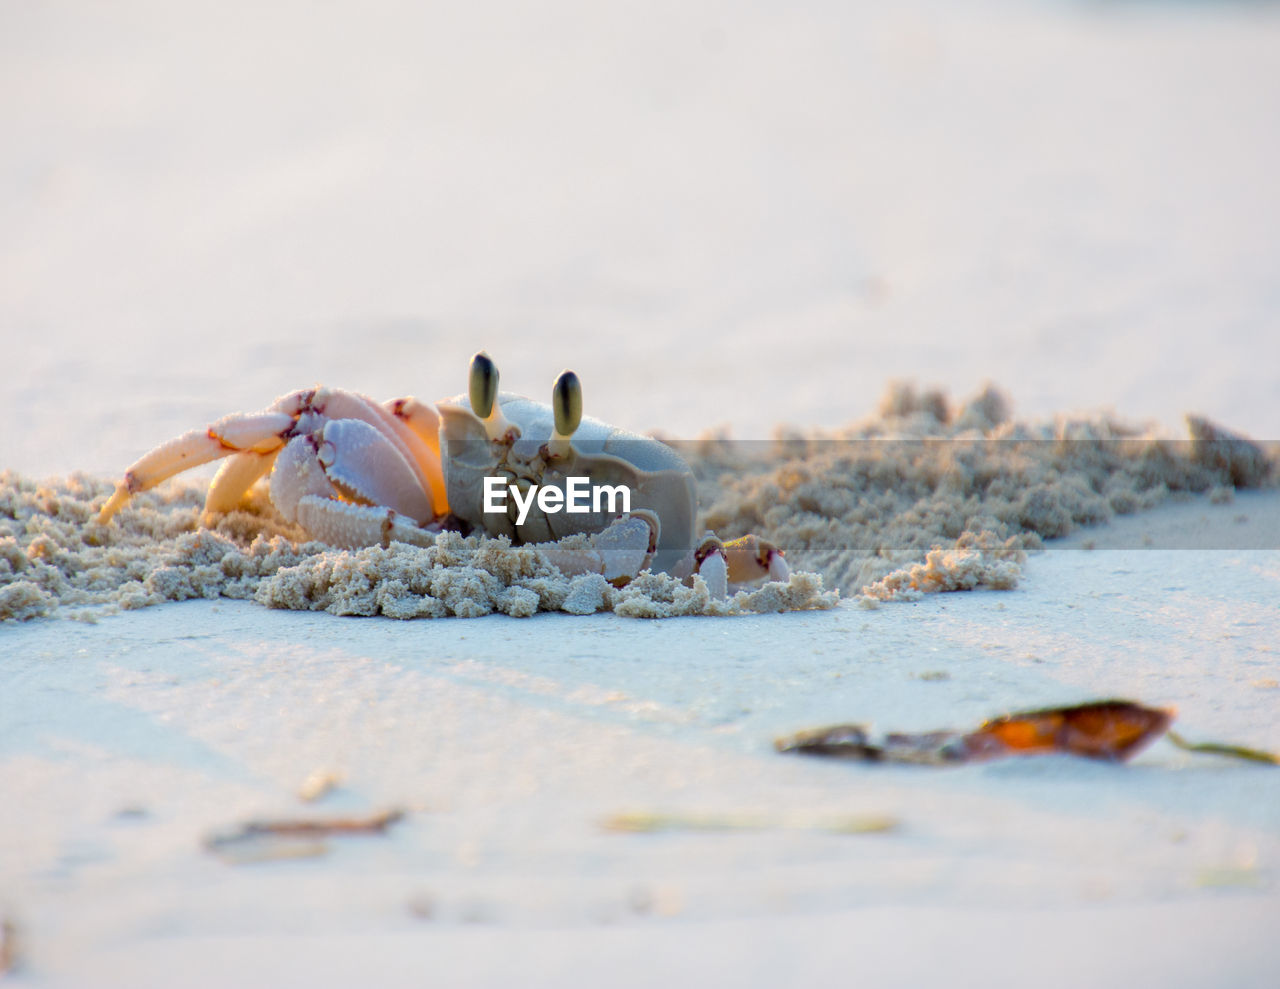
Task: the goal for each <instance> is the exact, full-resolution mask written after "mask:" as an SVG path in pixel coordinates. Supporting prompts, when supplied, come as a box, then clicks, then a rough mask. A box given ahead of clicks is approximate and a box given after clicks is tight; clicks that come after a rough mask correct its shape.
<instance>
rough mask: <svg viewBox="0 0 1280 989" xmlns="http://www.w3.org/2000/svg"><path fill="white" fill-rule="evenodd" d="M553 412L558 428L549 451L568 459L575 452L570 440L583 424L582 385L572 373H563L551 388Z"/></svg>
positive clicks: (548, 446) (552, 454)
mask: <svg viewBox="0 0 1280 989" xmlns="http://www.w3.org/2000/svg"><path fill="white" fill-rule="evenodd" d="M551 411H552V412H553V413H554V414H555V420H556V426H555V434H554V435H553V436H552V437H551V442H550V443H548V444H547V451H548V452H549V453H550V454H551V456H553V457H556V458H563V457H568V456H569V454H570V453H571V452H572V450H573V447H572V445H571V443H570V440H571V439H572V438H573V434H574V433H575V432H576V431H577V429H578V426H579V425H581V424H582V383H581V382H579V381H578V376H577V375H576V374H574V373H573V372H572V371H561V372H560V377H558V378H556V383H555V384H554V385H552V386H551Z"/></svg>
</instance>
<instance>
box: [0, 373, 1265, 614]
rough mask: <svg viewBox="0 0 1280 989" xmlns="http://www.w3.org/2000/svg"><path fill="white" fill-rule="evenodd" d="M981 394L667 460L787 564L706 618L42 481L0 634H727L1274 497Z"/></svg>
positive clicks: (258, 516)
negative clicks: (500, 622)
mask: <svg viewBox="0 0 1280 989" xmlns="http://www.w3.org/2000/svg"><path fill="white" fill-rule="evenodd" d="M1007 410H1008V403H1007V401H1006V400H1005V399H1004V398H1003V397H1002V396H1001V395H1000V394H999V393H998V392H995V391H994V390H992V389H987V390H986V391H984V392H983V393H982V394H981V395H979V396H978V397H977V398H976V399H974V400H973V401H971V402H969V403H967V404H965V405H963V406H961V407H959V408H955V409H953V408H951V407H950V406H949V405H948V403H947V401H946V399H945V397H944V396H942V395H940V394H937V393H924V394H919V393H917V392H915V391H914V390H913V389H911V388H909V387H905V386H898V387H895V388H893V389H891V391H890V393H889V395H888V397H887V398H886V399H885V401H884V402H883V403H882V406H881V409H880V411H879V413H878V415H876V416H875V417H873V418H872V419H871V420H869V421H867V422H864V423H860V424H856V425H854V426H850V427H848V428H846V429H844V430H840V431H838V432H832V433H821V434H820V433H814V434H798V433H788V434H784V435H780V436H779V437H777V438H776V439H775V440H774V441H772V442H770V443H766V444H749V443H734V442H731V441H729V440H727V439H725V438H723V437H708V438H705V439H703V440H701V441H698V442H697V443H694V444H681V445H680V447H681V452H682V453H683V454H684V455H685V456H686V458H687V459H688V460H689V462H690V465H691V467H692V468H693V470H694V473H695V474H696V476H697V478H698V483H699V488H700V492H699V493H700V497H701V502H702V504H703V505H704V506H709V507H708V508H707V509H706V511H705V515H704V523H705V526H706V527H708V528H711V529H714V530H715V531H716V532H717V533H718V534H719V535H721V536H722V537H724V538H732V537H735V536H739V535H743V534H746V533H747V532H756V533H757V534H759V535H762V536H764V537H766V538H768V539H771V540H772V541H773V542H775V543H776V544H778V545H779V546H781V547H783V548H784V550H785V551H786V553H787V556H788V559H789V560H790V562H791V564H792V568H793V570H794V571H796V572H795V573H793V575H792V578H791V580H790V582H789V583H787V584H779V583H774V584H767V585H765V586H763V587H761V588H759V589H756V590H753V591H748V592H742V593H739V594H737V595H735V596H733V597H731V598H729V599H727V600H715V599H713V598H711V596H710V595H709V594H708V593H707V589H706V586H705V584H704V583H703V582H702V581H701V579H697V580H695V582H694V586H692V587H686V586H685V585H683V584H681V583H680V582H678V581H676V580H674V579H672V578H670V577H668V576H666V575H663V574H645V575H642V576H641V577H640V578H639V579H637V580H635V581H633V582H632V583H631V584H630V585H628V586H627V587H624V588H621V589H618V588H614V587H612V586H610V585H609V584H608V583H607V582H605V580H604V579H603V578H601V577H599V576H595V575H588V576H577V577H573V578H569V577H565V576H564V575H562V574H561V573H560V572H559V571H558V570H556V569H555V568H554V567H553V566H551V565H549V564H548V563H547V562H546V561H545V560H544V559H543V558H542V557H541V555H540V554H539V553H538V552H537V550H536V549H534V548H531V547H527V546H525V547H515V546H512V545H510V543H509V542H507V540H505V539H491V538H487V537H483V536H469V537H466V538H463V537H462V536H460V535H458V534H456V533H445V534H442V535H441V536H440V537H438V538H437V539H436V541H435V543H434V545H430V546H425V547H422V546H406V545H402V544H399V543H393V544H392V545H391V546H390V547H389V548H385V549H384V548H380V547H371V548H369V549H364V550H359V551H342V550H335V549H333V548H332V547H329V546H326V545H324V544H321V543H318V542H314V541H308V539H307V536H306V533H304V532H303V531H301V530H300V529H298V528H297V527H296V526H292V525H290V524H288V523H286V522H285V521H284V520H283V519H281V518H280V516H279V515H278V514H277V513H276V512H275V510H274V509H273V508H272V506H271V505H270V503H269V501H268V500H267V498H266V496H265V493H264V489H263V488H262V487H261V486H260V487H259V488H258V489H255V491H254V492H252V493H251V495H250V496H249V498H248V499H247V501H246V503H245V505H244V506H243V509H242V510H240V511H236V512H232V513H230V514H228V515H226V516H224V517H222V518H221V519H219V520H218V521H217V524H216V525H215V526H214V527H213V528H212V529H203V528H200V527H199V524H198V523H199V518H200V512H201V507H202V503H203V496H204V493H203V488H201V487H195V486H192V485H190V484H182V483H181V482H179V483H174V484H171V485H168V486H164V487H162V488H160V489H158V491H156V492H148V493H145V494H143V495H140V496H138V497H137V498H135V499H134V501H133V502H132V503H131V504H130V505H129V506H128V508H126V509H125V510H124V511H122V512H121V514H120V515H119V516H117V518H116V520H115V521H113V522H112V523H111V524H109V525H107V526H99V525H97V524H96V523H95V522H94V521H93V517H94V515H95V514H96V512H97V510H98V509H99V508H100V507H101V505H102V504H103V502H104V501H105V500H106V498H107V497H108V496H109V494H110V493H111V490H112V488H113V483H112V482H111V481H108V480H104V479H94V478H88V477H84V476H81V475H73V476H72V477H70V478H68V479H65V480H58V481H50V482H44V483H37V482H35V481H32V480H30V479H26V478H23V477H21V476H18V475H16V474H12V473H8V472H5V473H0V619H18V620H22V619H28V618H33V617H37V616H41V615H51V614H54V613H55V612H57V613H59V614H61V615H64V616H66V617H71V618H81V619H86V620H92V618H94V617H95V616H96V615H99V614H102V613H104V612H109V611H113V610H116V609H120V608H139V607H145V606H147V605H151V604H158V603H160V602H163V601H181V600H186V599H189V598H200V597H204V598H212V597H229V598H241V599H251V600H256V601H258V602H260V603H261V604H264V605H267V606H269V607H277V608H292V609H302V610H325V611H329V612H332V613H334V614H339V615H378V614H381V615H388V616H390V617H394V618H417V617H443V616H446V615H457V616H461V617H473V616H477V615H485V614H490V613H492V612H501V613H504V614H508V615H514V616H526V615H532V614H534V613H536V612H538V611H565V612H569V613H571V614H591V613H593V612H596V611H613V612H615V613H616V614H619V615H627V616H632V617H645V618H651V617H666V616H671V615H730V614H742V613H746V612H770V611H784V610H797V609H806V608H828V607H832V606H834V604H835V603H836V600H837V595H836V594H835V593H833V592H831V591H824V589H823V588H824V584H825V586H827V587H835V588H837V589H838V590H840V591H843V592H844V593H846V594H859V593H861V594H862V595H863V596H864V600H865V601H867V602H872V601H874V600H891V599H901V598H910V597H914V596H918V595H919V594H921V593H927V592H930V591H941V590H960V589H967V588H972V587H983V586H985V587H993V588H1007V587H1012V586H1014V585H1015V584H1016V583H1017V580H1018V577H1019V573H1020V564H1021V562H1022V561H1023V559H1024V556H1025V551H1026V550H1027V549H1032V548H1037V547H1039V546H1040V544H1041V540H1042V539H1045V538H1052V537H1055V536H1060V535H1064V534H1065V533H1066V532H1068V531H1070V530H1071V529H1072V528H1073V527H1075V526H1078V525H1087V524H1095V523H1100V522H1105V521H1106V520H1107V519H1109V518H1111V517H1112V516H1113V515H1115V514H1123V513H1128V512H1133V511H1137V510H1139V509H1142V508H1145V507H1149V506H1151V505H1154V504H1156V503H1158V502H1160V501H1161V500H1163V499H1164V498H1166V497H1168V496H1169V495H1170V493H1171V492H1179V491H1197V492H1198V491H1210V492H1218V493H1219V494H1220V495H1222V494H1223V493H1225V492H1229V491H1230V490H1231V489H1232V488H1233V487H1248V486H1258V485H1262V484H1267V483H1271V480H1272V478H1274V477H1275V475H1276V471H1275V469H1274V468H1275V463H1276V459H1275V455H1274V452H1272V453H1271V454H1270V455H1268V454H1267V453H1266V452H1265V451H1263V450H1262V449H1261V448H1259V447H1258V446H1256V445H1254V444H1252V443H1249V442H1247V441H1245V440H1242V439H1241V438H1239V437H1236V436H1233V435H1231V434H1229V433H1226V432H1225V431H1223V430H1220V429H1218V428H1217V427H1215V426H1213V425H1211V424H1210V423H1207V422H1206V421H1204V420H1201V419H1192V420H1189V421H1190V424H1191V433H1192V438H1191V440H1190V441H1186V442H1181V443H1175V442H1171V441H1168V440H1160V439H1155V438H1152V437H1150V436H1146V435H1143V434H1141V433H1140V432H1139V431H1138V430H1134V429H1132V428H1129V427H1125V426H1122V425H1120V424H1117V423H1116V422H1114V421H1112V420H1111V419H1108V418H1100V417H1095V418H1090V419H1079V420H1065V419H1062V420H1058V421H1056V422H1054V423H1051V424H1046V425H1040V426H1028V425H1022V424H1018V423H1014V422H1011V421H1010V420H1009V416H1008V411H1007Z"/></svg>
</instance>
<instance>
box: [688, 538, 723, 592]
mask: <svg viewBox="0 0 1280 989" xmlns="http://www.w3.org/2000/svg"><path fill="white" fill-rule="evenodd" d="M693 570H694V573H697V574H701V575H702V579H703V580H705V581H706V582H707V590H709V591H710V592H711V596H712V597H713V598H723V597H727V596H728V594H729V559H728V557H727V556H726V555H725V549H724V543H722V542H721V541H720V539H719V538H718V537H717V536H715V535H713V534H712V533H710V532H708V533H707V534H706V535H705V536H703V538H702V542H701V543H699V544H698V548H697V549H696V550H694V551H693Z"/></svg>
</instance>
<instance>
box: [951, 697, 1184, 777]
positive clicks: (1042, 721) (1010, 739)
mask: <svg viewBox="0 0 1280 989" xmlns="http://www.w3.org/2000/svg"><path fill="white" fill-rule="evenodd" d="M1173 717H1174V712H1173V711H1171V710H1164V709H1163V708H1153V707H1144V706H1143V705H1141V704H1138V703H1135V702H1134V701H1125V700H1105V701H1093V702H1091V703H1088V704H1077V705H1075V706H1072V707H1053V708H1044V709H1042V710H1038V711H1022V712H1020V713H1017V714H1006V715H1005V716H1004V717H1000V718H994V719H992V720H991V721H988V722H986V723H985V724H984V725H982V727H980V728H979V729H978V730H977V731H975V732H971V733H969V734H968V735H966V736H965V737H964V745H965V748H966V750H967V752H968V754H969V758H970V759H971V760H977V759H992V758H999V757H1000V756H1003V755H1036V754H1039V753H1046V752H1065V753H1069V754H1070V755H1079V756H1085V757H1086V758H1089V759H1106V760H1110V761H1113V762H1123V761H1124V760H1125V759H1128V758H1129V757H1130V756H1132V755H1134V754H1135V753H1137V752H1138V751H1140V750H1141V749H1142V748H1144V747H1145V746H1146V745H1148V744H1150V743H1151V742H1152V741H1154V740H1155V739H1157V738H1159V737H1160V735H1161V734H1163V733H1164V732H1165V731H1166V730H1167V729H1168V727H1169V725H1170V724H1171V723H1172V722H1173Z"/></svg>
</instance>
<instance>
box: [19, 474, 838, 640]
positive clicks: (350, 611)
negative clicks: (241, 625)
mask: <svg viewBox="0 0 1280 989" xmlns="http://www.w3.org/2000/svg"><path fill="white" fill-rule="evenodd" d="M113 487H114V485H113V484H112V483H111V482H108V481H105V480H100V479H93V478H87V477H84V476H80V475H76V476H73V477H71V478H69V479H67V480H65V481H51V482H46V483H36V482H33V481H30V480H28V479H25V478H22V477H19V476H17V475H15V474H12V473H0V619H19V620H21V619H28V618H35V617H38V616H41V615H50V614H53V613H54V612H55V611H57V612H59V613H61V614H63V615H65V616H66V617H70V618H79V619H82V620H93V618H95V617H96V616H97V615H100V614H103V613H106V612H111V611H115V610H118V609H120V608H142V607H146V606H148V605H152V604H160V603H161V602H164V601H184V600H188V599H191V598H216V597H228V598H240V599H246V600H255V601H258V602H259V603H261V604H265V605H267V606H268V607H272V608H291V609H295V610H310V611H318V610H323V611H328V612H331V613H333V614H336V615H387V616H389V617H392V618H440V617H444V616H447V615H456V616H459V617H464V618H471V617H476V616H478V615H487V614H491V613H493V612H501V613H503V614H508V615H513V616H516V617H524V616H528V615H532V614H535V613H536V612H538V611H565V612H569V613H570V614H575V615H587V614H592V613H593V612H596V611H613V612H614V613H616V614H619V615H624V616H630V617H636V618H663V617H670V616H674V615H735V614H744V613H749V612H769V611H789V610H802V609H813V608H830V607H834V606H835V604H836V601H837V600H838V595H836V594H834V593H831V592H824V590H823V586H822V579H821V578H820V577H818V576H817V575H815V574H808V573H795V574H793V575H792V577H791V579H790V581H788V582H787V583H785V584H783V583H772V584H766V585H764V586H763V587H760V588H758V589H755V590H751V591H747V592H741V593H738V594H735V595H733V596H731V597H729V598H727V599H723V600H717V599H714V598H712V597H711V595H710V594H709V592H708V590H707V586H706V583H705V582H704V581H703V580H702V579H701V578H696V579H695V580H694V582H693V586H690V587H686V586H685V585H684V584H682V583H681V582H680V581H677V580H675V579H674V578H672V577H669V576H667V575H665V574H649V573H646V574H642V575H641V576H640V577H639V578H638V579H636V580H634V581H632V582H631V583H630V584H629V585H628V586H626V587H624V588H621V589H619V588H615V587H612V586H611V585H610V584H609V583H607V582H606V581H605V579H604V578H603V577H601V576H599V575H597V574H589V575H580V576H575V577H566V576H564V575H563V574H561V573H560V571H559V570H557V569H556V568H555V567H553V566H551V565H550V564H548V563H547V562H546V561H545V560H544V559H543V558H542V556H541V554H540V553H539V552H538V551H537V550H536V549H534V548H533V547H529V546H512V545H511V543H510V542H509V541H508V540H507V539H506V538H505V537H500V538H496V539H493V538H488V537H484V536H476V535H472V536H468V537H466V538H464V537H462V536H461V535H459V534H457V533H454V532H445V533H442V534H441V535H440V536H438V537H437V538H436V540H435V542H434V544H433V545H429V546H408V545H405V544H402V543H392V544H391V546H390V547H388V548H385V549H384V548H382V547H369V548H367V549H362V550H357V551H347V550H336V549H334V548H332V547H330V546H326V545H325V544H323V543H319V542H315V541H310V540H308V539H307V536H306V533H305V532H303V531H302V530H301V529H298V528H297V527H296V526H291V525H289V524H288V523H286V522H285V521H284V520H283V519H282V518H281V517H280V516H279V515H278V514H277V513H276V512H275V510H274V509H273V508H272V506H271V504H270V502H269V501H268V500H267V499H266V497H265V492H264V491H263V490H262V489H258V490H257V491H255V492H254V493H253V494H252V495H251V497H250V498H249V500H248V503H247V504H246V505H245V506H244V508H243V510H241V511H236V512H232V513H230V514H228V515H226V516H224V517H222V518H221V519H219V520H218V521H217V523H216V525H215V526H214V527H213V528H211V529H206V528H199V527H198V521H199V518H200V514H201V509H202V507H203V500H204V491H203V489H202V488H198V487H193V486H190V485H170V486H167V487H164V488H161V489H159V491H158V492H148V493H145V494H142V495H140V496H138V497H137V498H136V499H134V501H133V502H132V503H131V504H130V505H129V507H128V508H127V509H125V510H124V511H123V512H122V513H121V514H120V515H119V516H118V517H117V519H116V520H115V521H113V522H112V523H111V524H108V525H106V526H100V525H98V524H97V523H96V522H95V521H94V515H95V514H96V512H97V510H98V509H99V508H100V507H101V506H102V504H103V502H104V501H105V499H106V498H107V497H108V496H109V495H110V493H111V491H112V489H113Z"/></svg>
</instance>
